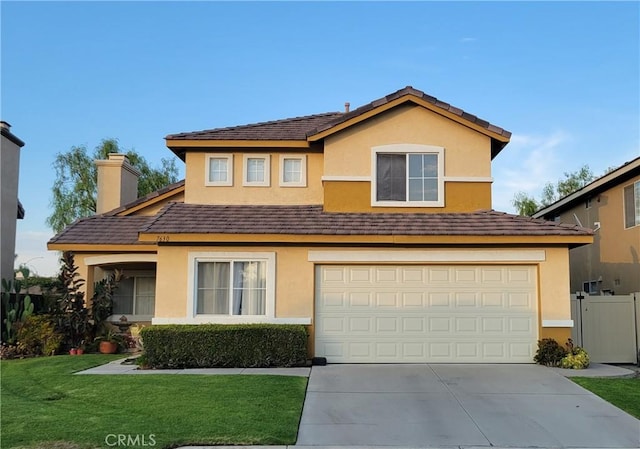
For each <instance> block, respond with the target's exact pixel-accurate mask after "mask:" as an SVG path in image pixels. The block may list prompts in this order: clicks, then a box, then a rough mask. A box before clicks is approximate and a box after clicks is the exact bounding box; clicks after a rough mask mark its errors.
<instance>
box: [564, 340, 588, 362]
mask: <svg viewBox="0 0 640 449" xmlns="http://www.w3.org/2000/svg"><path fill="white" fill-rule="evenodd" d="M566 346H567V348H568V351H567V355H566V356H565V357H564V358H563V359H562V360H561V361H560V367H561V368H566V369H584V368H588V367H589V354H587V351H585V350H584V349H582V348H581V347H580V346H574V345H573V340H571V339H569V340H568V341H567V345H566Z"/></svg>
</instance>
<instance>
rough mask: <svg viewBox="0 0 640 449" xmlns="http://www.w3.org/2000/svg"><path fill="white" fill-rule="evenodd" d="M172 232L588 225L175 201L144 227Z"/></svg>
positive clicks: (510, 232) (490, 231)
mask: <svg viewBox="0 0 640 449" xmlns="http://www.w3.org/2000/svg"><path fill="white" fill-rule="evenodd" d="M140 231H141V232H144V233H159V234H162V233H167V234H172V233H176V234H191V233H203V234H290V235H431V236H435V235H442V236H444V235H477V236H487V235H492V236H548V235H559V236H584V235H591V234H593V232H592V231H591V230H589V229H584V228H580V227H578V226H572V225H561V224H557V223H554V222H549V221H546V220H540V219H532V218H529V217H521V216H518V215H509V214H505V213H502V212H495V211H478V212H473V213H445V214H431V213H401V214H398V213H332V212H323V210H322V206H316V205H314V206H219V205H201V204H184V203H170V204H169V205H168V206H165V208H164V209H163V210H162V211H161V212H160V213H159V214H158V215H157V216H156V217H155V218H154V219H153V220H151V221H148V222H146V223H145V224H144V225H143V226H142V227H141V229H140Z"/></svg>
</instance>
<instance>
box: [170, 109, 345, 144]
mask: <svg viewBox="0 0 640 449" xmlns="http://www.w3.org/2000/svg"><path fill="white" fill-rule="evenodd" d="M341 115H342V113H340V112H327V113H324V114H314V115H307V116H304V117H293V118H286V119H282V120H273V121H269V122H261V123H252V124H249V125H241V126H231V127H229V128H216V129H207V130H204V131H194V132H187V133H178V134H170V135H168V136H167V137H165V139H171V140H306V139H307V132H308V131H309V130H310V129H314V128H317V127H320V126H323V125H325V124H326V123H329V122H331V121H332V120H333V119H335V118H336V117H340V116H341Z"/></svg>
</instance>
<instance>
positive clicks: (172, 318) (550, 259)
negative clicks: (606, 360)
mask: <svg viewBox="0 0 640 449" xmlns="http://www.w3.org/2000/svg"><path fill="white" fill-rule="evenodd" d="M318 249H322V250H323V251H349V250H347V249H345V248H340V247H322V248H318V247H313V248H311V247H286V248H283V247H271V246H243V247H233V246H228V247H227V246H224V247H215V248H212V247H205V246H194V247H171V246H161V247H160V248H159V252H158V273H157V286H156V309H155V310H156V319H159V322H188V321H189V320H187V319H186V316H185V315H186V312H187V300H188V298H192V297H193V295H192V293H190V292H189V291H188V285H189V279H188V278H189V275H188V271H189V261H190V259H189V252H194V253H195V252H197V253H202V252H208V251H209V252H212V253H214V252H239V251H241V252H274V253H275V254H276V290H275V298H276V299H275V302H276V308H275V315H276V318H307V319H311V320H313V317H314V282H315V280H314V272H315V270H314V263H313V262H310V261H309V251H310V250H318ZM536 249H538V248H536ZM539 249H540V250H543V254H544V257H543V259H544V260H540V261H535V262H532V261H529V262H519V261H516V260H513V261H512V262H509V261H505V260H504V259H505V257H507V258H508V257H509V254H513V251H516V252H527V251H531V248H526V247H511V248H505V249H503V250H499V249H495V248H488V247H485V248H474V249H460V250H449V249H447V250H445V251H446V252H448V253H451V252H452V251H455V252H456V254H454V256H453V257H452V259H451V260H455V256H456V255H458V254H459V255H461V257H462V255H464V254H468V253H473V252H484V253H490V254H491V257H493V258H495V259H496V260H495V261H493V262H477V263H495V264H502V265H504V264H505V263H514V264H517V263H525V264H528V265H535V266H537V269H538V293H539V298H538V301H539V302H538V311H539V323H540V328H539V335H540V336H541V337H546V336H553V337H557V338H560V340H561V341H565V340H566V338H568V336H569V335H570V327H565V326H566V324H558V323H560V322H564V321H567V320H570V319H571V310H570V301H569V299H570V298H569V297H570V291H569V288H568V286H569V283H568V281H569V265H568V254H567V249H566V248H563V247H547V248H539ZM368 250H375V251H380V248H376V249H373V248H358V251H368ZM384 251H390V252H397V251H415V252H423V253H425V252H429V251H430V250H428V249H413V250H411V249H409V248H397V249H388V250H387V249H385V250H384ZM432 251H433V250H432ZM438 251H443V250H442V249H438ZM507 252H511V253H507ZM502 254H504V255H502ZM396 263H397V262H396ZM449 263H452V262H450V261H443V262H438V264H449ZM467 263H469V262H467ZM474 264H476V263H474ZM549 320H551V321H552V322H553V323H555V324H553V323H551V325H550V327H543V324H544V321H549Z"/></svg>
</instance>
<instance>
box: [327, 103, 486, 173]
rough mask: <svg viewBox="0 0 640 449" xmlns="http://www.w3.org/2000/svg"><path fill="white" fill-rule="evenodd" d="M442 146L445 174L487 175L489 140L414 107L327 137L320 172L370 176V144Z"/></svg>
mask: <svg viewBox="0 0 640 449" xmlns="http://www.w3.org/2000/svg"><path fill="white" fill-rule="evenodd" d="M402 143H410V144H422V145H434V146H439V147H443V148H444V149H445V161H444V167H445V176H469V177H490V176H491V139H490V138H489V137H487V136H485V135H482V134H480V133H478V132H476V131H474V130H472V129H470V128H467V127H465V126H463V125H461V124H459V123H456V122H454V121H452V120H449V119H448V118H445V117H443V116H441V115H439V114H436V113H435V112H432V111H429V110H427V109H425V108H423V107H420V106H416V105H404V106H399V107H397V108H394V109H392V110H390V111H388V112H385V113H383V114H380V115H378V116H376V117H373V118H371V119H369V120H367V121H365V122H363V123H360V124H358V125H355V126H353V127H352V128H348V129H346V130H344V131H341V132H339V133H337V134H334V135H332V136H329V137H327V139H326V140H325V144H324V175H325V176H371V162H370V161H371V148H372V147H375V146H380V145H391V144H402Z"/></svg>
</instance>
